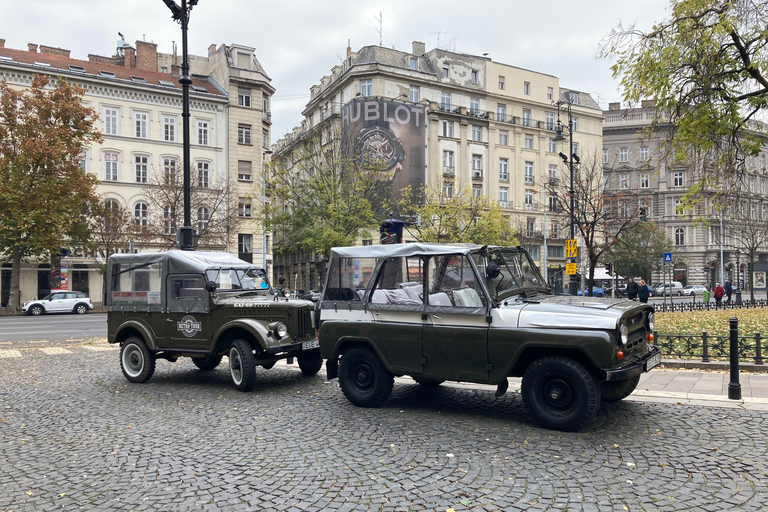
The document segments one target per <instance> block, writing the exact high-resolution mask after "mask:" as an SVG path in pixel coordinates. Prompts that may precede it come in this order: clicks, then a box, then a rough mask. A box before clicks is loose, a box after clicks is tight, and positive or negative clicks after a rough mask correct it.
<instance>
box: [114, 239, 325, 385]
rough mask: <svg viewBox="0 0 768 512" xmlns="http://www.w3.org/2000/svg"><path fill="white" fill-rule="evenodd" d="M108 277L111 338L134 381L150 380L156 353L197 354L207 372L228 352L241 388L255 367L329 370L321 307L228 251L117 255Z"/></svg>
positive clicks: (250, 379) (310, 371) (251, 379)
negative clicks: (287, 292)
mask: <svg viewBox="0 0 768 512" xmlns="http://www.w3.org/2000/svg"><path fill="white" fill-rule="evenodd" d="M107 276H108V282H107V311H108V314H107V328H108V341H109V342H110V343H119V344H120V347H121V348H120V365H121V367H122V369H123V374H124V375H125V377H126V378H127V379H128V380H129V381H131V382H146V381H147V380H149V379H150V377H152V374H153V373H154V371H155V359H156V358H163V359H167V360H169V361H176V360H177V359H178V358H179V357H191V358H192V362H193V363H194V364H195V365H196V366H197V367H198V368H200V369H201V370H203V371H206V370H212V369H213V368H216V367H217V366H218V365H219V363H221V359H222V356H227V357H228V359H229V371H230V374H231V376H232V382H233V383H234V384H235V386H236V387H237V389H239V390H241V391H250V390H252V389H253V387H254V386H255V384H256V366H263V367H264V368H271V367H272V366H274V364H275V363H276V362H277V361H278V360H280V359H288V361H289V362H292V361H293V358H294V357H295V358H296V359H297V361H298V363H299V368H300V369H301V371H302V372H303V373H304V374H305V375H314V374H316V373H317V372H318V371H320V368H321V367H322V364H323V362H322V359H321V358H320V349H319V348H318V340H317V336H316V334H315V329H314V322H313V313H314V304H313V303H312V302H310V301H304V300H287V299H284V298H280V299H278V298H276V297H275V295H274V294H273V291H272V288H271V287H270V285H269V281H268V280H267V275H266V273H265V272H264V270H263V269H261V268H257V267H254V266H253V265H251V264H250V263H247V262H245V261H242V260H240V259H238V258H235V257H234V256H232V255H230V254H228V253H215V252H196V251H168V252H161V253H154V254H116V255H113V256H111V257H110V258H109V262H108V264H107Z"/></svg>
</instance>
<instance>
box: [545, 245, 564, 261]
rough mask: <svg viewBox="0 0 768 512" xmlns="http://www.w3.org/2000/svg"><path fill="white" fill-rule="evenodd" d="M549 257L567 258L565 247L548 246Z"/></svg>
mask: <svg viewBox="0 0 768 512" xmlns="http://www.w3.org/2000/svg"><path fill="white" fill-rule="evenodd" d="M547 257H549V258H563V257H565V247H564V246H562V245H548V246H547Z"/></svg>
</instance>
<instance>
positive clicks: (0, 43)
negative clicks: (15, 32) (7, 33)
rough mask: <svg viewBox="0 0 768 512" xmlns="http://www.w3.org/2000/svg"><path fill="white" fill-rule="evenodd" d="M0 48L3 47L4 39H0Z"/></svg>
mask: <svg viewBox="0 0 768 512" xmlns="http://www.w3.org/2000/svg"><path fill="white" fill-rule="evenodd" d="M0 48H5V39H0Z"/></svg>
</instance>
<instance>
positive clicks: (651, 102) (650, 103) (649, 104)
mask: <svg viewBox="0 0 768 512" xmlns="http://www.w3.org/2000/svg"><path fill="white" fill-rule="evenodd" d="M640 105H641V106H642V107H643V108H654V107H655V106H656V102H655V101H654V100H643V101H642V102H641V103H640Z"/></svg>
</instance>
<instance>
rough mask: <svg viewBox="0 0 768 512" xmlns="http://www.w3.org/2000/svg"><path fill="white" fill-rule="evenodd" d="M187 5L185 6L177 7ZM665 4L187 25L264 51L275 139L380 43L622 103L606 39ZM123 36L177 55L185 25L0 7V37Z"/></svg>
mask: <svg viewBox="0 0 768 512" xmlns="http://www.w3.org/2000/svg"><path fill="white" fill-rule="evenodd" d="M177 3H180V0H177ZM669 6H670V4H669V0H643V1H642V2H638V1H625V0H577V1H565V0H538V1H537V0H525V1H522V0H496V1H489V0H470V1H466V0H465V1H455V0H441V1H434V0H389V1H381V2H372V1H365V0H363V1H361V0H356V1H353V0H312V1H307V0H283V1H281V2H275V1H271V2H260V1H254V0H199V3H198V5H196V6H195V7H194V8H193V9H192V13H191V16H190V22H189V35H188V44H189V53H190V54H191V55H207V51H208V47H209V46H210V45H211V44H216V46H219V45H221V44H232V43H238V44H242V45H245V46H250V47H253V48H256V57H257V58H258V59H259V62H261V65H262V66H263V67H264V69H265V70H266V72H267V74H268V75H269V77H270V78H271V79H272V85H273V86H274V87H275V89H276V92H275V95H274V96H273V98H272V100H273V101H272V120H273V125H272V140H277V139H279V138H280V137H281V136H282V135H283V134H285V133H287V132H289V131H290V130H291V129H292V128H293V127H294V126H296V125H298V124H299V123H300V122H301V119H302V117H301V111H302V110H303V107H304V106H305V105H306V103H307V102H308V101H309V89H310V87H311V86H312V85H313V84H317V83H319V82H320V79H321V77H323V76H324V75H327V74H330V70H331V67H333V66H334V65H335V64H339V63H340V62H341V60H342V59H343V58H344V56H345V54H346V48H347V42H348V41H349V43H350V45H351V47H352V50H353V51H357V50H359V49H360V48H362V47H363V46H367V45H376V44H379V42H380V41H381V43H382V44H383V46H386V47H389V48H393V47H394V48H396V49H398V50H402V51H410V50H411V43H412V41H422V42H424V43H425V44H426V47H427V51H429V50H431V49H433V48H436V47H440V48H446V49H449V50H455V51H457V52H460V53H466V54H472V55H483V54H485V53H488V57H490V58H491V59H492V60H494V61H496V62H501V63H504V64H510V65H513V66H518V67H522V68H526V69H530V70H533V71H538V72H542V73H547V74H550V75H554V76H557V77H558V78H559V79H560V85H561V86H562V87H565V88H569V89H576V90H579V91H583V92H588V93H590V94H591V95H592V97H593V98H594V99H595V100H596V101H597V102H598V104H599V105H600V106H601V107H603V108H608V103H609V102H614V101H620V100H621V91H620V89H619V83H618V81H617V80H615V79H614V78H612V76H611V72H610V66H611V64H612V63H611V61H608V60H604V59H600V60H598V59H597V57H596V54H597V50H598V45H599V43H600V41H601V40H602V39H603V38H604V37H605V36H606V35H607V34H608V33H609V32H610V30H611V29H612V28H615V27H616V26H618V25H619V23H622V24H623V25H624V26H625V27H626V26H629V25H632V24H636V25H637V27H638V28H639V29H643V30H648V29H650V28H651V27H652V26H653V23H654V22H658V21H662V20H663V19H665V18H667V17H668V15H669ZM118 32H122V33H123V34H124V35H125V40H126V41H127V42H128V43H130V44H132V45H133V43H134V42H135V41H136V40H144V41H150V42H154V43H156V44H157V49H158V52H161V53H171V52H172V48H173V46H172V45H173V42H174V41H175V42H176V43H177V45H178V48H179V50H178V51H179V54H180V53H181V27H180V25H179V24H178V23H176V22H174V21H173V20H172V19H171V13H170V10H169V9H168V8H167V7H166V6H165V4H164V3H163V0H129V1H124V2H118V1H115V0H36V1H34V2H23V1H21V0H0V38H2V39H5V40H6V41H5V46H6V47H7V48H15V49H26V47H27V43H35V44H44V45H48V46H54V47H59V48H66V49H68V50H71V55H70V56H71V57H73V58H76V59H83V60H87V59H88V54H90V53H92V54H97V55H107V56H111V55H113V54H114V53H115V48H116V43H117V41H118V39H120V37H119V36H118Z"/></svg>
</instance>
